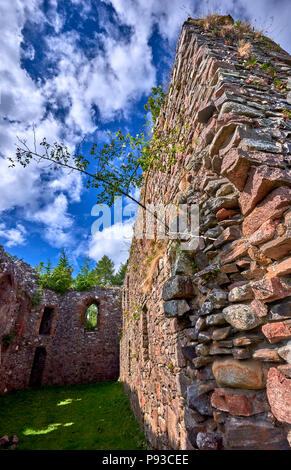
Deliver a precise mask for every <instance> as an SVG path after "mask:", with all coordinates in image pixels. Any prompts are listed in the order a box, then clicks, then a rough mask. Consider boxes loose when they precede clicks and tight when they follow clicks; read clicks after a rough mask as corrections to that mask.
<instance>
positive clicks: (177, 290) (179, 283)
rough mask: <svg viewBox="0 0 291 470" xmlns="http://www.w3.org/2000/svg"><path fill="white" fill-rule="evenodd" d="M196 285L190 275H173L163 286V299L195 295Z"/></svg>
mask: <svg viewBox="0 0 291 470" xmlns="http://www.w3.org/2000/svg"><path fill="white" fill-rule="evenodd" d="M193 295H194V286H193V283H192V279H191V277H190V276H180V275H177V276H173V277H171V278H170V279H169V280H168V281H167V282H166V283H165V284H164V286H163V300H172V299H183V298H189V297H193Z"/></svg>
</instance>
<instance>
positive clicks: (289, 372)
mask: <svg viewBox="0 0 291 470" xmlns="http://www.w3.org/2000/svg"><path fill="white" fill-rule="evenodd" d="M277 369H278V371H279V372H281V374H283V375H284V377H287V379H291V365H290V364H281V365H279V366H278V367H277Z"/></svg>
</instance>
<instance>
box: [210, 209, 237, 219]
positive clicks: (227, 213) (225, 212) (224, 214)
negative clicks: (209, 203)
mask: <svg viewBox="0 0 291 470" xmlns="http://www.w3.org/2000/svg"><path fill="white" fill-rule="evenodd" d="M238 213H239V211H238V210H234V209H224V208H223V209H219V211H217V212H216V218H217V219H218V220H225V219H229V218H230V217H232V216H233V215H236V214H238Z"/></svg>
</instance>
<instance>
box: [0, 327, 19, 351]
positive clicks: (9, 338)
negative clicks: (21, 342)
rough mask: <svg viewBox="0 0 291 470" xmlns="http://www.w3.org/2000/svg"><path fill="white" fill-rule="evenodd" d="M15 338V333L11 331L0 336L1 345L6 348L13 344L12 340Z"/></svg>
mask: <svg viewBox="0 0 291 470" xmlns="http://www.w3.org/2000/svg"><path fill="white" fill-rule="evenodd" d="M15 337H16V333H15V332H14V331H11V332H10V333H7V334H5V335H3V336H2V340H1V341H2V344H3V346H5V347H6V348H8V346H10V345H11V344H12V343H13V340H14V338H15Z"/></svg>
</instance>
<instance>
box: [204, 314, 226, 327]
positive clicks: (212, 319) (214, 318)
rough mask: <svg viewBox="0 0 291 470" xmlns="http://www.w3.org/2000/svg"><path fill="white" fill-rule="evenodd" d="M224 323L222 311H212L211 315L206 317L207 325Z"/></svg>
mask: <svg viewBox="0 0 291 470" xmlns="http://www.w3.org/2000/svg"><path fill="white" fill-rule="evenodd" d="M225 323H226V320H225V318H224V315H223V313H214V314H213V315H209V316H208V317H206V324H207V325H224V324H225Z"/></svg>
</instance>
